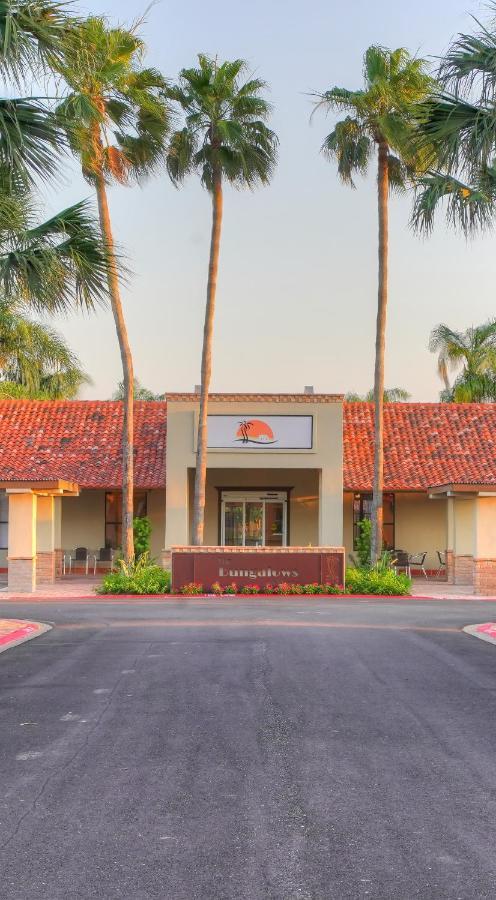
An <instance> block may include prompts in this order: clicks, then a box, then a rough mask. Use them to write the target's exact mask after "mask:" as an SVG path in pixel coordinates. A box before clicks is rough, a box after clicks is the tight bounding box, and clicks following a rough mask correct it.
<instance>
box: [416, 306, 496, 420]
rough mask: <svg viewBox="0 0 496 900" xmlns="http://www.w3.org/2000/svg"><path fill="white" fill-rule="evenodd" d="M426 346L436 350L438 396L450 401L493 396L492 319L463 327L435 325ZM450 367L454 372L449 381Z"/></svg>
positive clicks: (495, 351) (495, 341)
mask: <svg viewBox="0 0 496 900" xmlns="http://www.w3.org/2000/svg"><path fill="white" fill-rule="evenodd" d="M429 350H430V351H431V352H432V353H437V354H438V361H437V369H438V373H439V376H440V377H441V378H442V380H443V382H444V390H443V391H442V393H441V400H444V401H446V402H454V403H489V402H494V401H495V400H496V319H493V320H492V321H489V322H486V323H485V324H484V325H476V326H472V327H471V328H467V330H466V331H454V330H453V329H452V328H449V327H448V325H438V326H437V328H434V329H433V331H432V332H431V337H430V341H429ZM460 368H461V371H460ZM450 371H451V372H458V374H457V376H456V378H455V381H454V382H453V384H451V383H450V379H449V373H450Z"/></svg>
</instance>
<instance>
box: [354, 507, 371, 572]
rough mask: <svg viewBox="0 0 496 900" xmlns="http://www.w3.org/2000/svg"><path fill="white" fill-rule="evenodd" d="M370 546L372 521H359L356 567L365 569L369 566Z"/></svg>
mask: <svg viewBox="0 0 496 900" xmlns="http://www.w3.org/2000/svg"><path fill="white" fill-rule="evenodd" d="M371 545H372V521H371V520H370V519H361V521H360V522H359V523H358V537H357V542H356V546H357V556H358V567H359V568H360V569H367V568H368V567H369V566H370V550H371Z"/></svg>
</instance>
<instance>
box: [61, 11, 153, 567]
mask: <svg viewBox="0 0 496 900" xmlns="http://www.w3.org/2000/svg"><path fill="white" fill-rule="evenodd" d="M143 54H144V45H143V42H142V40H141V39H140V37H139V36H138V34H136V32H135V31H128V30H126V29H125V28H121V27H118V28H110V27H109V26H108V25H107V22H106V20H105V19H104V18H102V17H92V18H89V19H86V20H85V21H83V22H81V23H78V24H76V26H75V27H73V28H71V29H69V31H68V32H67V34H66V38H65V43H64V53H63V59H62V61H60V60H58V61H56V62H55V65H56V68H57V70H58V71H59V73H60V74H61V75H62V77H63V79H64V81H65V83H66V85H67V93H66V95H65V97H64V99H63V100H62V101H61V103H60V104H59V105H58V109H57V113H58V117H59V121H60V122H61V123H62V124H63V125H64V126H65V128H66V129H67V135H68V139H69V142H70V145H71V148H72V150H73V152H74V153H75V154H76V155H77V156H78V157H79V159H80V160H81V164H82V170H83V174H84V176H85V177H86V179H87V180H88V181H89V182H90V183H92V184H93V185H94V186H95V189H96V194H97V199H98V210H99V215H100V226H101V230H102V234H103V236H104V240H105V245H106V249H107V253H108V257H109V268H108V289H109V295H110V301H111V306H112V312H113V316H114V321H115V327H116V332H117V338H118V342H119V349H120V355H121V362H122V371H123V380H124V423H123V437H122V471H123V474H122V536H123V547H122V552H123V556H124V558H125V559H126V560H130V559H131V558H132V556H133V553H134V550H133V443H134V421H133V402H134V396H133V385H134V374H133V360H132V354H131V347H130V343H129V338H128V333H127V328H126V322H125V318H124V312H123V307H122V300H121V292H120V283H119V271H118V259H117V254H116V250H115V243H114V236H113V232H112V225H111V218H110V211H109V205H108V198H107V185H108V184H110V183H112V182H117V183H120V184H126V183H128V182H129V181H130V180H131V179H133V178H135V179H139V178H141V177H143V176H144V175H147V174H148V173H150V172H151V171H152V170H153V169H154V168H155V167H156V166H157V165H158V163H159V162H160V161H162V160H163V158H164V148H165V141H166V138H167V134H168V131H169V115H170V109H169V102H168V100H167V97H166V88H167V84H166V81H165V79H164V78H163V77H162V75H161V74H160V73H159V72H157V71H156V70H155V69H151V68H142V67H141V60H142V57H143Z"/></svg>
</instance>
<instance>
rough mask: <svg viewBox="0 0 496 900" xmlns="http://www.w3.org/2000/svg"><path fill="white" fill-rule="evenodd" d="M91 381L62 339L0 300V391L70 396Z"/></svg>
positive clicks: (32, 395)
mask: <svg viewBox="0 0 496 900" xmlns="http://www.w3.org/2000/svg"><path fill="white" fill-rule="evenodd" d="M90 382H91V379H90V378H89V376H88V375H87V374H86V373H85V372H84V371H83V369H82V368H81V364H80V362H79V360H78V358H77V356H75V354H74V353H73V352H72V350H71V349H70V348H69V347H68V345H67V343H66V341H65V340H64V338H63V337H61V335H59V334H58V333H57V332H56V331H54V330H53V329H52V328H50V327H48V326H47V325H45V324H44V323H42V322H35V321H33V320H32V319H30V318H28V317H27V316H26V315H25V314H23V313H22V311H21V309H19V308H17V307H16V306H14V305H10V304H7V303H0V395H1V396H2V397H6V396H12V397H19V396H24V397H29V398H42V399H45V398H46V399H50V400H64V399H65V400H72V399H73V398H74V397H76V396H77V394H78V392H79V389H80V388H81V386H82V385H83V384H88V383H90Z"/></svg>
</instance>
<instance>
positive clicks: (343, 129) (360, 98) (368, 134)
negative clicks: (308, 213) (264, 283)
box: [318, 46, 433, 560]
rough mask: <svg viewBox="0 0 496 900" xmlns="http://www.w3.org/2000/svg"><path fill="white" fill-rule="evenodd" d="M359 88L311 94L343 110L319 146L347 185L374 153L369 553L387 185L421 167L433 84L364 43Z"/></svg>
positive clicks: (407, 59) (379, 485) (400, 182)
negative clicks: (420, 138) (425, 106)
mask: <svg viewBox="0 0 496 900" xmlns="http://www.w3.org/2000/svg"><path fill="white" fill-rule="evenodd" d="M363 70H364V82H365V84H364V87H363V89H362V90H356V91H349V90H346V89H345V88H338V87H334V88H331V89H330V90H328V91H325V92H324V93H322V94H320V95H318V106H323V107H324V108H326V109H327V110H331V111H339V112H342V111H346V112H348V113H349V115H347V116H346V117H345V118H344V119H342V120H341V121H340V122H338V123H337V125H336V126H335V128H334V130H333V131H332V132H331V133H330V134H329V135H328V136H327V137H326V139H325V141H324V145H323V147H322V151H323V153H324V155H325V156H326V157H328V158H330V159H336V160H337V163H338V174H339V175H340V177H341V179H342V180H343V182H344V183H345V184H348V185H350V186H351V187H354V186H355V185H354V181H353V176H354V175H355V174H356V173H359V174H362V175H364V174H366V172H367V171H368V168H369V166H370V163H371V161H372V158H373V157H374V155H375V151H377V166H378V173H377V174H378V181H377V188H378V214H379V285H378V306H377V328H376V344H375V373H374V404H375V416H374V485H373V502H372V523H373V527H372V546H371V558H372V560H376V559H377V558H378V556H379V554H380V552H381V548H382V492H383V464H384V410H383V405H384V355H385V340H386V313H387V301H388V227H389V226H388V206H389V192H390V190H391V189H395V188H396V189H399V190H403V189H404V188H405V186H406V185H407V183H408V180H409V178H410V177H412V176H413V175H415V174H416V173H417V172H418V171H419V169H421V168H422V166H423V165H425V158H426V152H425V151H424V150H423V148H422V150H421V151H419V150H417V148H416V146H415V144H414V141H413V137H414V134H415V129H416V126H417V117H418V110H419V108H420V106H421V104H422V103H423V102H425V100H426V98H427V97H428V96H429V95H430V93H431V91H432V87H433V82H432V79H431V78H430V76H429V75H428V74H427V72H426V67H425V63H424V61H423V60H421V59H412V57H411V56H410V54H409V53H408V52H407V51H406V50H404V49H403V48H400V49H398V50H394V51H391V50H387V49H385V48H384V47H376V46H373V47H369V49H368V50H367V52H366V53H365V57H364V67H363Z"/></svg>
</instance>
